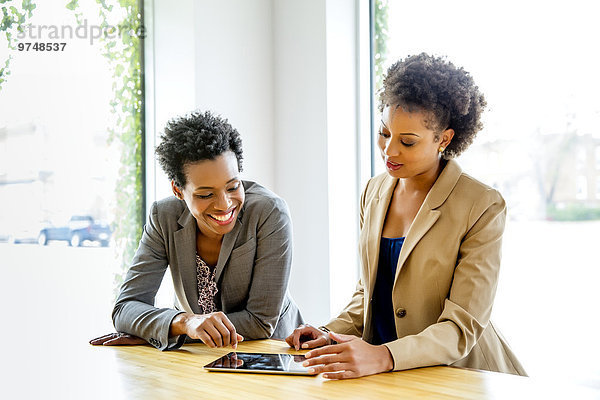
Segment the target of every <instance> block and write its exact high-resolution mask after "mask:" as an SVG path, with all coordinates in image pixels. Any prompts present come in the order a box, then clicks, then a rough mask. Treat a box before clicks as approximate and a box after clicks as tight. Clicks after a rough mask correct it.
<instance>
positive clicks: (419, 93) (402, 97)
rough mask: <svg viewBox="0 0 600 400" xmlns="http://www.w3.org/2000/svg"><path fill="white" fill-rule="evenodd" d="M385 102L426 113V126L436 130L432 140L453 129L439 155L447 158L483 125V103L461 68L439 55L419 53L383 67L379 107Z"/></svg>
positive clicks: (455, 152) (461, 148)
mask: <svg viewBox="0 0 600 400" xmlns="http://www.w3.org/2000/svg"><path fill="white" fill-rule="evenodd" d="M387 105H390V106H400V107H402V108H403V109H405V110H406V111H408V112H416V111H417V112H418V111H421V112H425V113H426V114H428V115H429V116H430V118H431V121H426V126H427V128H429V129H432V130H434V131H435V132H436V136H435V140H436V141H437V140H439V138H440V134H441V133H442V132H443V131H444V130H446V129H448V128H451V129H453V130H454V137H453V138H452V141H451V142H450V145H448V147H447V148H446V150H445V151H444V153H443V155H442V156H443V157H444V158H445V159H450V158H453V157H456V156H458V155H459V154H460V153H462V152H463V151H464V150H466V149H467V147H469V145H470V144H471V143H473V139H475V135H476V134H477V132H479V131H480V130H481V129H482V128H483V124H482V122H481V114H482V113H483V111H484V109H485V107H486V105H487V103H486V101H485V98H484V96H483V94H481V92H480V91H479V88H478V87H477V86H476V85H475V82H474V81H473V78H472V77H471V75H470V74H469V73H468V72H467V71H465V70H464V69H463V68H462V67H461V68H457V67H455V66H454V64H452V63H451V62H450V61H447V60H446V59H445V58H443V57H435V56H430V55H428V54H426V53H421V54H419V55H414V56H408V57H406V58H405V59H403V60H400V61H398V62H396V63H394V64H393V65H392V66H391V67H390V68H389V69H388V70H387V74H386V76H385V78H384V80H383V88H382V90H381V92H380V94H379V110H380V111H383V109H384V108H385V106H387Z"/></svg>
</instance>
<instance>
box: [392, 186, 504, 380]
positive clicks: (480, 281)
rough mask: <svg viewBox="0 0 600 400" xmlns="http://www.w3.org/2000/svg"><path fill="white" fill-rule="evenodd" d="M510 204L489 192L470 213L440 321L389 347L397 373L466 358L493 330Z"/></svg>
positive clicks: (496, 194)
mask: <svg viewBox="0 0 600 400" xmlns="http://www.w3.org/2000/svg"><path fill="white" fill-rule="evenodd" d="M505 219H506V205H505V202H504V199H503V198H502V196H501V195H500V194H499V193H498V192H497V191H495V190H491V189H490V190H488V191H487V192H486V193H485V194H484V195H483V196H482V197H481V198H480V199H479V200H478V201H477V202H475V203H474V204H473V207H472V209H471V211H470V214H469V221H468V225H467V227H470V229H468V231H467V233H466V234H465V236H464V237H463V239H462V241H461V243H460V248H459V253H458V259H457V265H456V267H455V270H454V277H453V280H452V285H451V288H450V293H449V294H448V297H447V298H446V299H445V300H444V305H443V309H442V313H441V315H440V316H439V318H438V320H437V322H436V323H435V324H433V325H430V326H429V327H427V328H426V329H424V330H423V331H422V332H420V333H419V334H416V335H410V336H405V337H403V338H400V339H398V340H395V341H392V342H390V343H386V344H385V346H387V347H388V348H389V350H390V352H391V354H392V357H393V358H394V370H403V369H410V368H417V367H425V366H431V365H440V364H451V363H454V362H456V361H458V360H460V359H462V358H464V357H466V356H467V355H468V354H469V352H470V351H471V349H473V347H474V346H475V344H476V342H477V340H478V339H479V338H480V337H481V335H482V333H483V331H484V329H485V328H486V327H487V325H488V322H489V319H490V314H491V312H492V305H493V302H494V297H495V295H496V286H497V282H498V275H499V270H500V258H501V245H502V235H503V232H504V224H505Z"/></svg>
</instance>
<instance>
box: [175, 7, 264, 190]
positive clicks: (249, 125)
mask: <svg viewBox="0 0 600 400" xmlns="http://www.w3.org/2000/svg"><path fill="white" fill-rule="evenodd" d="M194 5H195V8H194V13H193V15H194V20H195V24H196V26H195V40H196V42H195V47H194V49H195V52H194V53H195V76H194V77H195V84H196V86H195V89H196V93H195V94H196V106H197V107H199V108H201V109H208V110H213V111H215V112H218V113H220V114H221V115H222V116H224V117H226V118H227V119H229V122H230V123H231V124H232V126H234V127H235V128H236V129H237V130H238V131H239V132H240V134H241V136H242V141H243V146H244V177H245V178H246V179H250V180H256V181H258V182H260V183H261V184H262V185H263V186H266V187H268V188H270V189H274V184H275V170H274V168H273V160H274V152H275V145H274V131H273V126H274V116H273V112H274V110H273V100H274V99H273V46H272V26H271V0H252V1H248V0H227V1H215V0H198V1H195V3H194ZM174 8H175V7H174Z"/></svg>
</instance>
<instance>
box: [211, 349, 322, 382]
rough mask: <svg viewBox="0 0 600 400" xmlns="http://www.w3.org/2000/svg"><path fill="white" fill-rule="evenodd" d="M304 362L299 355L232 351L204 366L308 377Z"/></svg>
mask: <svg viewBox="0 0 600 400" xmlns="http://www.w3.org/2000/svg"><path fill="white" fill-rule="evenodd" d="M305 360H306V358H305V357H304V356H303V355H299V354H285V353H280V354H264V353H238V352H235V351H232V352H231V353H229V354H226V355H224V356H223V357H220V358H218V359H216V360H215V361H213V362H211V363H208V364H206V365H205V366H204V368H205V369H207V370H209V371H220V372H252V373H258V374H286V375H310V376H313V375H314V374H309V373H308V367H303V366H302V363H303V362H304V361H305Z"/></svg>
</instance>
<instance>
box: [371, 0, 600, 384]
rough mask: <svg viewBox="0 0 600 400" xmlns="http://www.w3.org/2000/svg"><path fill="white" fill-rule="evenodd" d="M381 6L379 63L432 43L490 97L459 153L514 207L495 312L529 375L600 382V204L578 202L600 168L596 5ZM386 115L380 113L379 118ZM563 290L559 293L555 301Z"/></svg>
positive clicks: (378, 7)
mask: <svg viewBox="0 0 600 400" xmlns="http://www.w3.org/2000/svg"><path fill="white" fill-rule="evenodd" d="M374 9H375V13H376V17H375V21H378V24H379V25H380V26H379V28H377V26H376V28H375V31H376V34H375V35H376V37H377V38H378V39H376V40H375V42H376V43H377V40H380V42H381V41H382V42H383V43H378V46H377V48H376V51H379V55H378V57H377V59H374V61H373V62H374V63H375V64H377V63H382V64H383V68H380V69H379V71H381V70H383V71H385V70H386V69H387V67H388V66H389V65H391V63H392V62H394V61H396V60H398V59H399V58H404V57H406V56H408V55H412V54H418V53H421V52H423V51H424V52H427V53H430V54H434V55H445V56H448V58H449V59H450V60H451V61H452V62H454V63H455V64H457V65H460V66H463V67H464V68H465V69H466V70H467V71H469V72H470V73H471V74H472V76H473V77H474V79H475V81H476V82H477V84H478V85H479V87H480V89H481V90H482V92H483V93H484V94H485V96H486V99H487V101H488V111H487V113H486V115H485V120H484V130H483V131H482V132H480V134H479V135H478V137H477V138H476V140H475V142H474V143H473V145H472V146H471V147H470V148H469V149H468V150H467V151H466V152H465V153H464V154H463V155H461V156H460V157H459V158H458V160H457V161H458V162H459V164H460V165H461V166H462V167H463V169H464V170H465V171H466V172H467V173H469V174H470V175H472V176H474V177H476V178H478V179H479V180H481V181H483V182H485V183H487V184H489V185H491V186H494V187H496V188H498V189H499V190H500V192H501V193H502V194H503V196H504V197H505V199H506V201H507V204H508V216H509V218H508V221H507V225H506V230H505V235H504V244H503V260H502V265H503V266H502V271H501V277H500V282H499V287H498V293H497V297H496V302H495V306H494V315H493V320H494V321H496V322H497V323H498V325H499V327H500V328H501V330H502V331H503V333H504V335H505V336H506V337H507V338H508V339H509V342H510V344H511V346H512V347H513V349H514V350H515V352H516V353H517V355H518V356H519V358H520V359H521V361H522V362H523V364H524V366H525V368H526V369H527V370H528V372H529V374H530V375H531V376H552V375H553V374H560V376H561V377H564V376H567V375H568V377H570V378H571V379H573V380H577V381H579V382H582V383H586V384H592V385H596V386H598V385H600V378H599V376H600V369H599V368H598V366H597V362H596V360H597V358H598V357H600V348H598V347H597V346H596V347H594V349H595V350H592V351H590V349H589V346H588V344H589V343H591V342H592V343H593V342H595V341H596V339H595V338H594V333H593V332H595V331H596V330H597V328H598V326H597V324H596V323H594V322H592V321H590V320H589V319H587V318H585V317H583V316H584V315H586V313H589V314H590V315H591V314H593V313H594V312H595V311H594V309H593V307H592V304H596V303H597V299H590V295H589V293H593V292H595V290H596V288H595V286H594V285H592V284H589V283H588V282H590V280H591V279H594V278H593V277H596V278H595V279H597V277H598V275H597V269H598V268H597V256H596V254H595V253H594V251H593V250H594V248H595V247H596V241H597V240H596V237H597V232H598V230H599V229H600V221H598V220H597V218H598V216H599V215H600V213H599V212H598V211H599V210H600V201H598V200H597V199H596V200H595V203H594V202H590V201H586V204H582V202H581V200H583V199H587V198H588V189H592V188H588V181H587V179H586V177H587V176H590V172H589V171H588V169H587V168H588V167H589V166H590V165H595V166H596V170H598V167H599V166H600V161H599V160H600V147H598V146H596V147H595V156H596V157H595V158H596V161H595V164H593V163H589V162H588V161H586V158H585V157H586V151H587V149H589V148H590V145H589V143H597V142H595V141H597V140H598V138H599V137H600V135H599V134H598V129H597V127H598V126H600V103H598V101H596V98H597V93H599V92H600V75H599V74H598V73H597V71H598V70H599V69H600V53H598V52H597V51H590V49H593V48H596V47H597V46H596V43H595V39H594V38H597V37H599V36H600V26H599V25H598V24H597V23H596V21H595V19H596V15H597V13H595V11H594V6H593V5H592V4H591V3H589V2H585V1H575V2H571V3H568V4H567V3H554V2H550V3H549V2H545V1H539V0H536V1H529V2H518V1H515V0H509V1H506V2H496V3H489V2H476V1H464V0H459V1H453V2H447V1H431V2H410V1H385V0H377V1H375V7H374ZM385 17H387V18H385ZM381 60H383V61H381ZM377 72H378V71H376V73H377ZM373 80H374V81H375V82H380V81H381V80H380V78H379V77H375V78H374V79H373ZM378 89H379V87H376V88H375V90H378ZM378 114H379V113H378V111H377V110H375V109H374V112H373V115H374V118H375V119H376V120H378V118H379V115H378ZM372 157H373V159H374V160H375V163H374V165H375V173H379V172H382V171H383V167H382V166H379V165H378V164H380V163H378V161H379V156H378V154H377V153H376V151H375V152H373V154H372ZM593 176H595V173H594V175H593ZM597 184H600V181H599V182H597ZM595 194H596V197H599V194H600V190H599V189H598V185H597V187H596V189H595ZM594 218H596V220H594ZM578 219H579V220H582V219H583V220H585V221H581V222H573V221H574V220H578ZM567 266H568V270H567V269H565V267H567ZM575 276H578V277H579V278H577V279H575V278H574V277H575ZM588 290H589V291H588ZM558 293H560V294H561V298H560V300H558V299H557V301H553V300H551V299H556V296H557V294H558ZM575 309H577V310H581V312H580V311H577V312H576V314H578V315H581V316H582V318H581V319H577V318H576V317H575V316H574V315H573V311H572V310H575ZM567 315H569V316H568V317H566V316H567ZM557 316H561V317H560V320H561V321H563V317H564V318H566V319H567V320H569V321H571V319H572V318H573V319H572V321H573V322H567V320H564V325H565V328H563V327H562V326H561V325H563V322H559V321H557ZM575 320H577V321H578V322H577V325H578V329H577V331H578V332H580V333H581V334H582V335H583V336H582V337H578V339H577V340H576V341H575V342H576V343H573V345H572V346H571V347H570V348H569V350H568V351H567V352H562V353H561V354H560V356H558V355H557V354H556V352H552V351H551V352H548V349H551V348H554V347H555V345H556V343H560V342H563V341H564V337H568V336H569V335H571V334H572V332H570V330H569V329H568V328H566V325H569V324H570V323H574V321H575ZM549 326H550V328H549ZM561 365H568V366H569V367H567V368H561V367H560V366H561ZM563 374H564V375H563ZM590 382H591V383H590Z"/></svg>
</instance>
